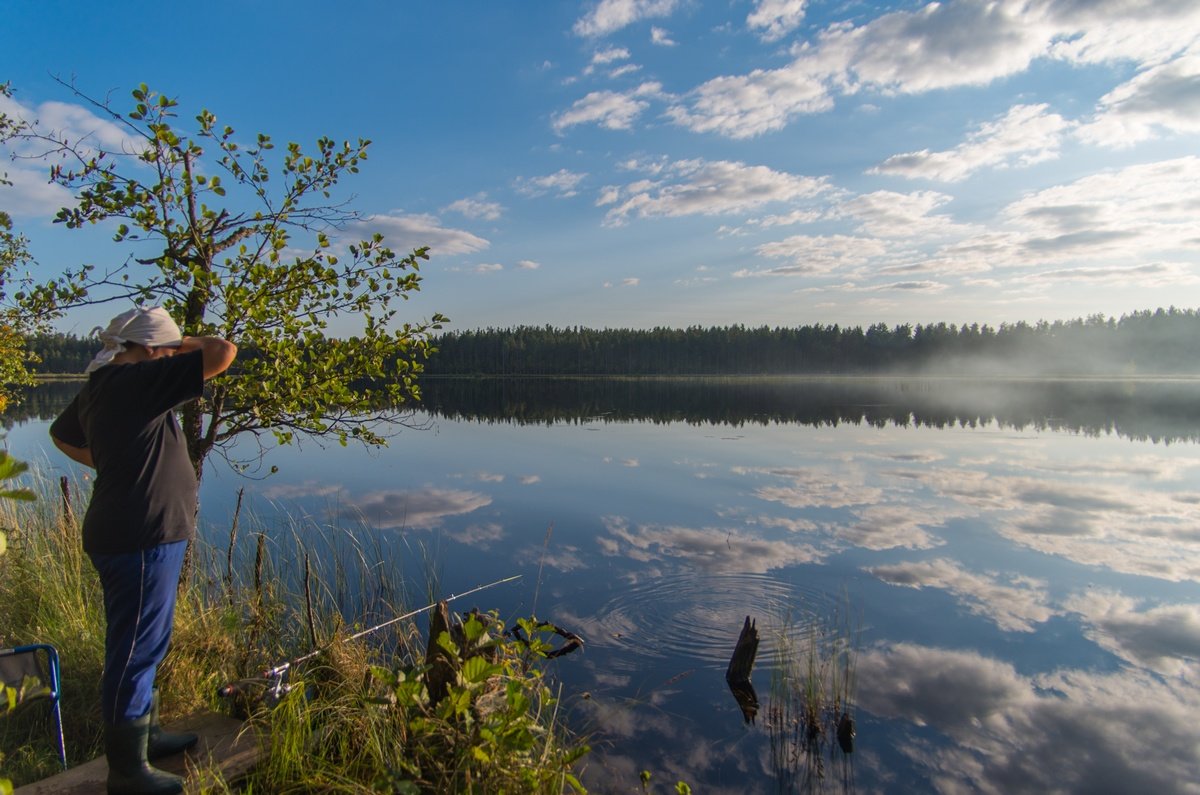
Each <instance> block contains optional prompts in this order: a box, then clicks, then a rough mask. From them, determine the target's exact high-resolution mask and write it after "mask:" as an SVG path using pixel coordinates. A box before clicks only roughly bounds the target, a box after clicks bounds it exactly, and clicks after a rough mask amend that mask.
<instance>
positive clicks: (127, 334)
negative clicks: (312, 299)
mask: <svg viewBox="0 0 1200 795" xmlns="http://www.w3.org/2000/svg"><path fill="white" fill-rule="evenodd" d="M100 339H101V341H102V342H103V343H104V349H103V350H102V351H100V353H98V354H97V355H96V358H95V359H94V360H93V361H92V363H91V364H90V365H89V366H88V370H87V371H88V373H89V376H88V382H87V384H85V385H84V387H83V388H82V389H81V390H80V392H79V394H78V395H76V396H75V399H74V400H73V401H72V402H71V405H70V406H68V407H67V409H66V410H65V411H64V412H63V413H62V414H61V415H59V417H58V419H56V420H55V421H54V423H53V424H52V425H51V426H50V435H51V437H52V438H53V440H54V444H55V446H57V447H58V449H60V450H62V451H63V452H64V453H66V455H68V456H69V457H70V458H72V459H73V460H75V461H78V462H79V463H81V464H84V465H86V466H89V467H93V468H95V470H96V480H95V485H94V487H93V490H92V498H91V501H90V502H89V504H88V509H87V513H86V514H85V515H84V519H83V548H84V551H86V552H87V553H88V555H89V556H90V557H91V560H92V564H93V565H94V566H95V567H96V571H97V572H99V574H100V583H101V586H102V587H103V590H104V614H105V620H106V622H107V630H106V634H105V643H104V674H103V676H102V679H101V713H102V714H103V716H104V724H105V728H104V752H105V755H106V756H107V757H108V769H109V772H108V792H109V793H110V795H168V794H169V793H176V792H182V791H183V780H182V779H181V778H180V777H179V776H175V775H173V774H171V773H167V772H164V771H162V770H159V769H157V768H155V767H152V766H151V765H150V763H149V760H150V759H153V758H156V757H159V756H167V755H169V754H172V753H179V752H180V751H183V750H184V749H186V748H189V747H191V746H192V745H194V744H195V742H196V736H195V735H191V734H170V733H167V732H163V731H162V730H161V729H160V728H159V727H158V714H157V713H158V710H157V707H158V704H157V692H156V691H155V689H154V676H155V672H156V670H157V667H158V664H159V663H160V662H161V661H162V659H163V657H164V656H165V655H166V652H167V645H168V643H169V642H170V639H171V628H172V624H173V622H174V615H175V593H176V590H177V588H178V585H179V575H180V572H181V570H182V566H183V558H184V552H185V550H186V548H187V542H188V540H189V539H190V538H191V537H192V536H193V535H194V534H195V515H196V490H197V482H196V472H195V469H194V468H193V467H192V464H191V460H190V458H189V457H188V451H187V443H186V441H185V439H184V436H183V432H182V430H181V429H180V427H179V423H178V421H177V420H176V419H175V414H174V411H173V409H175V407H177V406H179V405H180V404H183V403H186V402H188V401H190V400H194V399H196V398H198V397H200V395H201V394H202V392H203V390H204V382H205V381H207V380H208V379H210V378H213V377H214V376H217V375H220V374H221V373H223V372H225V370H226V369H228V367H229V365H230V364H232V363H233V360H234V357H235V356H236V355H237V346H235V345H234V344H233V343H231V342H228V341H226V340H223V339H220V338H217V337H183V336H182V335H181V334H180V331H179V327H178V326H177V325H175V322H174V321H173V320H172V319H171V317H170V315H168V314H167V312H166V311H165V310H163V309H162V308H160V307H153V308H150V309H132V310H129V311H128V312H124V313H122V314H120V315H118V316H117V317H115V318H113V320H112V322H111V323H109V325H108V328H106V329H105V330H104V331H102V332H100Z"/></svg>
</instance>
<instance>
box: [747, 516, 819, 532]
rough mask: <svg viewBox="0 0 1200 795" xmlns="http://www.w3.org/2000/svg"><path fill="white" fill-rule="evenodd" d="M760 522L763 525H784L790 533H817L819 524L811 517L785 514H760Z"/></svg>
mask: <svg viewBox="0 0 1200 795" xmlns="http://www.w3.org/2000/svg"><path fill="white" fill-rule="evenodd" d="M758 523H759V524H760V525H762V526H763V527H782V528H783V529H784V530H787V531H788V532H789V533H815V532H816V531H817V530H818V529H819V527H820V526H819V525H818V524H817V523H816V522H813V521H811V520H809V519H794V518H789V517H783V516H760V517H758Z"/></svg>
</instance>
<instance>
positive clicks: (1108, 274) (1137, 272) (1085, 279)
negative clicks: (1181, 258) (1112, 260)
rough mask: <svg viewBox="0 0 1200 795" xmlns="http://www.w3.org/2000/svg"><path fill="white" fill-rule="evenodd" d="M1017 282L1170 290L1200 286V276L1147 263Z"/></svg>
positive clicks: (1187, 268) (1182, 266)
mask: <svg viewBox="0 0 1200 795" xmlns="http://www.w3.org/2000/svg"><path fill="white" fill-rule="evenodd" d="M1017 282H1027V283H1031V284H1041V285H1045V284H1054V283H1059V284H1062V283H1067V282H1077V283H1079V284H1107V285H1112V286H1114V287H1123V286H1133V285H1137V286H1138V287H1167V286H1171V285H1178V286H1181V287H1182V286H1185V285H1194V284H1200V273H1197V272H1196V270H1195V268H1194V266H1192V265H1189V264H1187V263H1183V262H1147V263H1145V264H1144V265H1128V266H1120V265H1113V266H1110V267H1106V268H1086V267H1084V268H1061V269H1058V270H1050V271H1041V272H1038V273H1030V274H1028V275H1026V276H1022V277H1020V278H1018V279H1017Z"/></svg>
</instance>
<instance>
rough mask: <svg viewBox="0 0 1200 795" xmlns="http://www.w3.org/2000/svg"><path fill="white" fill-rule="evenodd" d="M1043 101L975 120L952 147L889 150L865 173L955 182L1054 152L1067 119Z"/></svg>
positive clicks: (1038, 159)
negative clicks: (892, 152) (976, 126)
mask: <svg viewBox="0 0 1200 795" xmlns="http://www.w3.org/2000/svg"><path fill="white" fill-rule="evenodd" d="M1048 107H1049V106H1048V105H1044V104H1043V105H1016V106H1014V107H1012V108H1010V109H1009V111H1008V113H1007V114H1005V116H1004V117H1003V118H1001V119H999V120H997V121H995V122H991V123H988V124H984V125H981V126H980V127H979V129H977V130H975V131H974V132H972V133H970V134H969V135H968V136H967V140H966V141H965V142H963V143H962V144H959V145H958V146H956V147H955V148H954V149H950V150H946V151H943V152H931V151H929V150H928V149H923V150H921V151H919V152H907V153H905V154H900V155H892V156H891V157H889V158H888V159H887V160H885V161H884V162H883V163H881V164H879V165H878V166H876V167H875V168H872V169H871V170H870V171H869V172H868V173H872V174H894V175H896V176H901V177H908V178H910V179H932V180H940V181H943V182H957V181H960V180H963V179H966V178H967V177H969V176H971V175H972V174H974V173H975V172H976V171H979V170H980V169H983V168H1005V167H1008V166H1014V165H1015V166H1028V165H1032V164H1034V163H1038V162H1041V161H1043V160H1050V159H1053V158H1056V157H1058V152H1059V146H1060V145H1061V143H1062V139H1063V136H1064V134H1065V133H1066V132H1067V131H1068V130H1069V129H1070V128H1071V125H1070V124H1069V123H1068V122H1067V121H1066V120H1065V119H1064V118H1063V117H1062V116H1059V115H1058V114H1057V113H1050V112H1048Z"/></svg>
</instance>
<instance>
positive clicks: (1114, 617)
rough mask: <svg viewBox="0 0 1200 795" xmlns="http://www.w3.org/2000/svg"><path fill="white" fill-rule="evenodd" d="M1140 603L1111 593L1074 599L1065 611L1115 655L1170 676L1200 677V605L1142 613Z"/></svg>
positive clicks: (1162, 606)
mask: <svg viewBox="0 0 1200 795" xmlns="http://www.w3.org/2000/svg"><path fill="white" fill-rule="evenodd" d="M1139 606H1140V605H1139V602H1138V601H1137V600H1135V599H1132V598H1130V597H1128V596H1124V595H1121V594H1118V593H1114V592H1111V591H1093V592H1089V593H1087V594H1081V595H1077V596H1075V597H1073V598H1071V599H1069V600H1068V601H1067V603H1066V608H1067V609H1068V610H1071V611H1073V612H1076V613H1079V614H1080V615H1081V616H1083V618H1084V620H1085V621H1086V622H1088V624H1089V625H1090V627H1089V629H1088V630H1086V634H1087V635H1088V637H1089V638H1091V639H1092V640H1093V641H1095V642H1096V643H1098V644H1099V645H1101V646H1103V647H1104V648H1105V649H1108V650H1109V651H1111V652H1112V653H1113V654H1116V655H1117V656H1118V657H1121V658H1122V659H1124V660H1127V661H1128V662H1131V663H1133V664H1135V665H1141V666H1145V667H1147V668H1149V669H1151V670H1153V671H1157V672H1158V673H1161V674H1165V675H1168V676H1174V675H1188V676H1189V678H1191V679H1193V680H1194V678H1195V675H1196V674H1197V673H1200V604H1167V605H1159V606H1157V607H1151V608H1148V609H1145V610H1140V609H1139Z"/></svg>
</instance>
